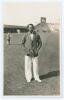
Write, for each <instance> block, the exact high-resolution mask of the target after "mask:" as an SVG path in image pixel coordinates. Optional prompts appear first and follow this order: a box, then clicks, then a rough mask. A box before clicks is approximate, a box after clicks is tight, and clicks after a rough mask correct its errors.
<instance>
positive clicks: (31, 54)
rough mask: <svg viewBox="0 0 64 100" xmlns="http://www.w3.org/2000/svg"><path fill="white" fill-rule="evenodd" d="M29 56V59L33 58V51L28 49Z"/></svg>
mask: <svg viewBox="0 0 64 100" xmlns="http://www.w3.org/2000/svg"><path fill="white" fill-rule="evenodd" d="M29 54H30V56H31V57H34V52H33V50H31V49H30V50H29Z"/></svg>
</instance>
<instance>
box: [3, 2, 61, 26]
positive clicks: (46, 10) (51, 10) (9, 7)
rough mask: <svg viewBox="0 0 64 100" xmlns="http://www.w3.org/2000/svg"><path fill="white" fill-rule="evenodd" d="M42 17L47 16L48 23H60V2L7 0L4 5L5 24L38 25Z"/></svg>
mask: <svg viewBox="0 0 64 100" xmlns="http://www.w3.org/2000/svg"><path fill="white" fill-rule="evenodd" d="M41 17H46V20H47V23H60V19H61V4H60V2H38V3H37V2H32V3H28V2H26V3H21V2H13V3H12V2H7V3H4V5H3V24H7V25H22V26H24V25H28V24H29V23H32V24H34V25H36V24H38V23H40V18H41Z"/></svg>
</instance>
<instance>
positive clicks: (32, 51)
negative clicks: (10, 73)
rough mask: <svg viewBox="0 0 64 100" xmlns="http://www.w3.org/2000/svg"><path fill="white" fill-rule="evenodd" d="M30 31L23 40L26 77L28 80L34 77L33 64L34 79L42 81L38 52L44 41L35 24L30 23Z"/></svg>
mask: <svg viewBox="0 0 64 100" xmlns="http://www.w3.org/2000/svg"><path fill="white" fill-rule="evenodd" d="M27 28H28V30H29V32H28V33H27V34H25V36H24V38H23V40H22V47H23V50H24V52H25V77H26V80H27V82H30V81H31V79H32V72H31V67H32V65H33V74H34V79H35V80H36V81H38V82H41V80H40V78H39V73H38V52H39V50H40V48H41V46H42V41H41V38H40V36H39V34H37V33H36V32H35V30H34V25H33V24H29V25H28V26H27Z"/></svg>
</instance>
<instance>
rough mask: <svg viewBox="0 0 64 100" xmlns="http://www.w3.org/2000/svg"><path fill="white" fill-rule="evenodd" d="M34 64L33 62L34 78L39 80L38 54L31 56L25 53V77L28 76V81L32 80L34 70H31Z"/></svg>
mask: <svg viewBox="0 0 64 100" xmlns="http://www.w3.org/2000/svg"><path fill="white" fill-rule="evenodd" d="M32 64H33V75H34V79H35V80H37V79H39V74H38V56H37V57H30V56H27V55H25V77H26V80H27V81H30V80H31V78H32V71H31V67H32Z"/></svg>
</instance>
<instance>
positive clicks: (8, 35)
mask: <svg viewBox="0 0 64 100" xmlns="http://www.w3.org/2000/svg"><path fill="white" fill-rule="evenodd" d="M10 38H11V36H10V33H9V32H8V34H7V44H8V45H10Z"/></svg>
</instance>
